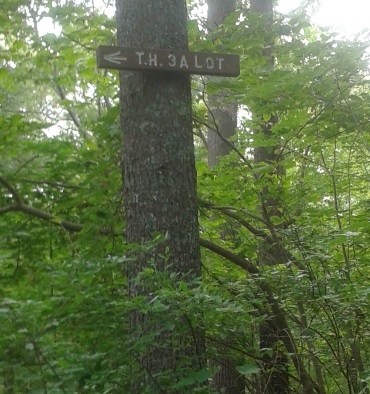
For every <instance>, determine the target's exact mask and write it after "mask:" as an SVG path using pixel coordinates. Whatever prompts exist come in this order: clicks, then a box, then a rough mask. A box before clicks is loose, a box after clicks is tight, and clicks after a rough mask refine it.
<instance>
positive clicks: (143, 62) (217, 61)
mask: <svg viewBox="0 0 370 394" xmlns="http://www.w3.org/2000/svg"><path fill="white" fill-rule="evenodd" d="M96 58H97V65H98V68H112V69H117V70H121V69H123V70H139V71H140V70H157V71H177V72H185V73H189V74H200V75H215V76H224V77H237V76H238V75H239V74H240V60H239V56H238V55H224V54H216V53H201V52H187V51H174V50H170V49H139V48H121V47H113V46H99V47H98V48H97V50H96Z"/></svg>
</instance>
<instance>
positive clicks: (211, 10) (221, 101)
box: [207, 0, 238, 167]
mask: <svg viewBox="0 0 370 394" xmlns="http://www.w3.org/2000/svg"><path fill="white" fill-rule="evenodd" d="M207 3H208V14H207V27H208V29H209V30H210V31H212V30H215V29H217V28H218V27H219V26H220V25H221V24H222V23H223V21H224V19H225V18H226V17H227V16H228V15H230V14H231V13H232V12H234V11H235V3H236V0H207ZM225 98H226V94H225V92H222V91H220V92H218V93H216V94H212V95H209V97H208V106H209V117H210V123H212V126H214V127H213V128H214V129H216V130H217V132H218V133H216V132H215V131H213V130H208V135H207V146H208V165H209V166H210V167H214V166H215V165H216V164H217V163H218V161H219V158H220V157H222V156H226V155H228V154H229V153H230V152H231V150H232V149H231V146H230V145H229V144H228V143H227V142H225V140H224V139H222V138H221V137H220V135H221V136H222V137H224V138H225V139H226V140H229V139H230V138H231V137H232V136H233V135H235V130H236V127H237V115H238V104H237V103H235V102H232V103H225ZM219 134H220V135H219Z"/></svg>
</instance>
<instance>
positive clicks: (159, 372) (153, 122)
mask: <svg viewBox="0 0 370 394" xmlns="http://www.w3.org/2000/svg"><path fill="white" fill-rule="evenodd" d="M117 27H118V43H119V45H120V46H126V47H139V48H140V47H144V48H173V49H181V50H186V49H187V10H186V1H185V0H173V1H170V2H169V1H168V0H117ZM120 85H121V125H122V131H123V149H122V168H123V187H124V204H125V220H126V227H125V232H126V239H127V242H129V243H135V244H144V243H146V242H148V241H151V240H152V239H153V237H154V236H155V235H156V234H161V235H162V237H163V238H162V239H161V241H160V242H157V243H156V244H155V245H154V246H153V247H152V248H149V251H148V248H146V249H145V250H144V249H142V250H141V252H140V253H138V254H136V258H135V261H134V262H133V263H132V264H130V265H129V266H128V269H127V280H128V292H129V297H130V299H133V298H134V297H136V296H147V297H149V293H150V292H152V291H153V290H155V286H154V285H153V286H151V289H148V287H147V286H146V285H145V284H140V285H138V284H137V281H135V279H136V278H137V275H138V274H139V273H140V272H141V271H142V270H143V269H145V268H146V267H148V266H151V267H153V266H154V270H155V271H160V272H166V273H169V274H170V273H176V275H178V278H180V279H182V280H184V281H190V280H192V279H193V278H195V277H199V276H200V274H201V270H200V267H201V265H200V249H199V233H198V216H197V199H196V171H195V158H194V146H193V136H192V114H191V91H190V79H189V76H187V75H184V74H178V73H167V72H154V71H148V72H120ZM153 287H154V289H153ZM162 318H163V320H164V321H163V322H161V321H160V320H158V319H154V320H153V319H152V317H151V316H150V314H148V315H145V316H144V314H143V313H140V312H139V311H133V312H132V313H131V316H130V337H132V338H133V343H134V342H135V341H138V340H141V339H142V338H143V337H144V338H145V336H147V337H148V336H149V335H151V341H150V344H149V345H146V346H145V347H144V349H143V350H142V349H141V351H140V352H139V351H137V353H135V355H134V357H135V359H136V361H137V363H138V368H137V369H138V371H137V372H138V374H137V379H136V380H135V381H133V383H132V385H131V387H130V392H132V393H139V392H140V393H144V392H150V393H157V392H171V393H172V392H174V393H175V392H179V393H180V392H188V390H189V389H190V387H189V386H188V387H187V390H185V391H181V390H180V389H178V390H175V389H173V390H171V389H170V388H169V387H168V386H165V384H166V383H165V382H164V380H165V378H164V375H166V374H167V380H168V379H170V382H171V383H174V382H176V380H179V379H181V377H184V376H185V377H186V373H189V371H191V370H199V369H202V367H203V366H204V338H203V335H202V333H201V332H200V331H199V330H198V329H197V328H196V327H191V324H190V323H189V322H188V320H187V319H186V317H184V319H183V320H182V321H181V324H178V325H177V328H178V327H180V326H181V333H179V332H175V331H169V330H168V329H165V328H164V327H162V324H165V323H168V322H167V321H166V317H165V316H162ZM134 348H135V347H134ZM181 371H184V373H183V376H182V375H181V373H180V372H181ZM164 373H165V374H164ZM161 376H162V378H161Z"/></svg>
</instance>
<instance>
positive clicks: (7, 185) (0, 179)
mask: <svg viewBox="0 0 370 394" xmlns="http://www.w3.org/2000/svg"><path fill="white" fill-rule="evenodd" d="M0 183H1V184H2V185H3V186H5V188H6V189H8V191H9V192H10V193H11V195H12V197H13V198H14V200H15V202H16V203H17V205H21V204H22V199H21V198H20V196H19V194H18V193H17V191H16V190H15V188H14V187H13V186H12V185H11V184H10V183H9V182H8V181H7V180H6V179H5V178H4V177H3V176H1V175H0Z"/></svg>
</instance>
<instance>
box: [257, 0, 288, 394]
mask: <svg viewBox="0 0 370 394" xmlns="http://www.w3.org/2000/svg"><path fill="white" fill-rule="evenodd" d="M250 12H252V13H256V14H258V15H261V16H263V18H265V19H266V28H267V29H270V26H271V23H272V19H273V2H272V0H251V3H250ZM271 54H272V43H267V42H266V43H265V48H264V49H263V55H264V56H265V57H266V62H267V64H268V65H270V66H271V68H273V64H274V60H273V58H272V56H271ZM276 122H277V119H276V117H275V116H272V117H271V119H270V120H269V121H268V122H264V121H263V120H261V123H260V124H259V125H258V126H257V127H256V131H255V133H263V135H264V137H266V138H269V137H271V136H272V133H271V126H272V125H274V124H275V123H276ZM277 149H278V146H270V147H264V146H262V147H256V148H255V150H254V162H255V163H256V164H258V163H260V162H265V163H271V164H274V163H276V160H277V154H276V153H275V152H276V151H277ZM269 194H270V193H269V190H268V186H266V187H265V188H264V189H263V190H262V192H261V193H260V195H259V199H260V203H261V212H262V215H263V216H264V219H265V220H266V221H268V222H269V221H270V216H276V215H277V216H279V215H280V213H279V202H278V201H277V200H276V198H273V197H270V196H269ZM276 252H277V248H276V247H271V246H270V245H269V244H268V243H267V242H265V241H261V242H260V244H259V246H258V258H259V262H260V264H261V265H271V264H279V263H280V262H281V261H280V258H279V254H278V253H276ZM274 320H275V318H272V319H270V320H268V319H267V320H266V321H264V322H262V323H261V324H260V327H259V335H260V348H261V349H271V350H272V355H269V354H267V352H264V354H263V370H262V372H263V373H262V374H261V387H262V388H263V392H264V393H268V394H275V393H281V394H288V393H290V392H291V389H290V383H289V374H288V356H287V355H286V353H285V352H284V351H283V350H282V346H281V345H282V344H283V343H286V342H287V341H286V340H285V339H286V338H285V336H286V332H284V330H281V328H280V327H279V326H278V325H276V324H274V323H273V322H274ZM289 340H290V338H288V341H289Z"/></svg>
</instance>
